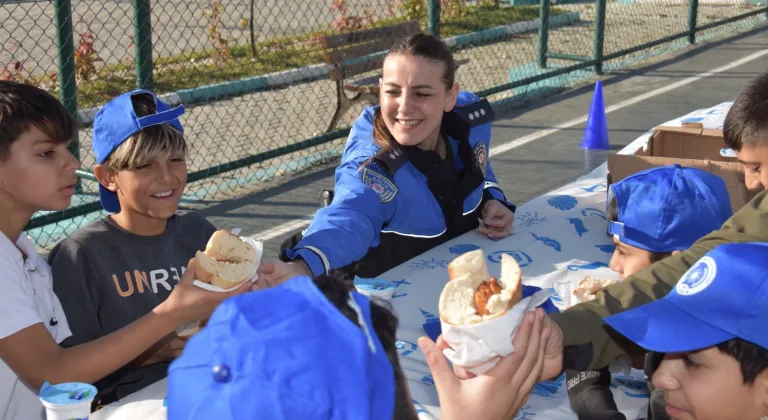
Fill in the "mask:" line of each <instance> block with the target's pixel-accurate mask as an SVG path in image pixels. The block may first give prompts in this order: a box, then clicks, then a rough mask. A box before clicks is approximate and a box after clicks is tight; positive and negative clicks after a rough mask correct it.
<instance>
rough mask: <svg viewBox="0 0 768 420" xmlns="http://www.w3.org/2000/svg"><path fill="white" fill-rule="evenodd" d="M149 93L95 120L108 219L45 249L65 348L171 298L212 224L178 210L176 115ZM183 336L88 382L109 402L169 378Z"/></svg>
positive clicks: (181, 177) (181, 152)
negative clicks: (67, 331) (65, 330)
mask: <svg viewBox="0 0 768 420" xmlns="http://www.w3.org/2000/svg"><path fill="white" fill-rule="evenodd" d="M183 113H184V107H183V106H178V107H176V108H170V107H168V106H167V105H166V104H165V103H163V102H161V101H160V100H158V99H157V97H156V96H155V95H154V94H153V93H152V92H150V91H146V90H137V91H133V92H129V93H126V94H123V95H121V96H118V97H117V98H115V99H113V100H112V101H110V102H108V103H107V104H105V105H104V106H103V108H102V109H101V110H100V111H99V112H98V114H97V115H96V118H95V120H94V125H93V150H94V152H95V155H96V163H97V165H96V166H95V168H94V174H95V175H96V177H97V178H98V180H99V184H100V185H99V197H100V200H101V205H102V207H103V208H104V210H106V211H107V212H109V213H112V214H111V215H109V216H108V217H105V218H103V219H101V220H97V221H95V222H94V223H92V224H90V225H88V226H86V227H85V228H83V229H81V230H78V231H77V232H74V233H73V234H72V235H71V236H70V237H69V238H67V239H64V240H63V241H61V243H59V244H58V245H57V246H56V248H55V249H54V250H53V251H52V252H51V254H50V257H49V263H50V265H51V268H52V270H53V278H54V290H55V291H56V294H57V295H58V296H59V299H60V300H61V304H62V306H63V308H64V313H65V314H66V315H67V319H69V323H70V328H71V330H72V335H71V336H70V337H69V338H68V339H66V340H65V341H64V342H63V345H64V346H74V345H79V344H82V343H87V342H90V341H93V340H96V339H98V338H100V337H103V336H105V335H107V334H110V333H112V332H114V331H117V330H119V329H121V328H123V327H125V326H126V325H128V324H130V323H131V322H133V321H135V320H137V319H139V318H141V317H142V316H144V315H145V314H147V313H149V312H150V311H152V309H153V308H155V307H156V306H157V305H159V304H161V303H162V302H163V301H165V300H166V299H168V296H170V294H171V292H172V291H173V288H174V286H176V285H177V284H178V282H179V279H180V278H181V277H182V275H183V274H184V270H185V266H186V262H187V261H189V259H190V258H192V257H194V256H195V253H196V251H199V250H203V249H204V248H205V247H206V243H207V242H208V240H209V239H210V238H211V236H212V235H213V233H214V232H215V231H216V228H215V227H214V226H213V225H212V224H211V223H210V222H208V221H207V220H206V219H205V218H204V217H203V216H202V215H200V214H199V213H195V212H185V211H178V206H179V201H180V200H181V195H182V193H183V192H184V187H185V185H186V180H187V165H186V151H187V146H186V141H185V139H184V134H183V129H182V126H181V123H180V122H179V118H180V117H181V115H182V114H183ZM184 344H185V339H182V338H179V337H178V336H177V335H175V334H170V335H168V336H167V337H165V339H164V340H162V341H161V342H159V343H157V345H155V346H154V347H152V348H151V349H149V350H147V351H146V352H144V354H142V355H141V356H140V357H137V358H136V359H135V360H133V361H132V362H131V363H129V364H127V365H125V366H124V367H123V368H122V369H120V370H118V371H117V372H114V373H113V374H112V375H110V376H108V377H106V378H104V379H103V380H101V381H99V382H98V383H96V384H94V385H95V386H96V388H97V389H98V390H99V395H98V396H97V398H96V401H97V403H99V404H105V403H110V402H112V401H114V400H116V399H120V398H123V397H124V396H126V395H128V394H131V393H133V392H136V391H138V390H140V389H142V388H144V387H146V386H148V385H150V384H152V383H154V382H156V381H158V380H160V379H162V378H164V377H165V376H166V373H167V370H168V364H169V362H170V361H172V360H173V359H175V358H176V357H177V356H178V355H179V354H180V353H181V351H182V349H183V348H184Z"/></svg>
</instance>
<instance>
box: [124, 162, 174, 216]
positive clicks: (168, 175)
mask: <svg viewBox="0 0 768 420" xmlns="http://www.w3.org/2000/svg"><path fill="white" fill-rule="evenodd" d="M110 177H111V179H112V183H111V185H110V186H109V188H110V189H112V188H115V191H116V192H117V197H118V199H119V200H120V212H121V213H125V214H126V215H140V216H144V217H149V218H152V219H156V220H165V219H168V218H169V217H171V216H173V214H174V213H175V212H176V210H177V209H178V207H179V201H180V200H181V195H182V193H183V192H184V187H185V186H186V183H187V162H186V159H185V156H184V153H182V152H176V153H172V154H170V155H168V156H165V155H160V156H157V157H155V158H153V159H152V160H151V161H150V162H149V163H147V164H146V165H143V166H140V167H138V168H136V169H126V170H122V171H117V172H116V173H111V174H110Z"/></svg>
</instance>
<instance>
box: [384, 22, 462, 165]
mask: <svg viewBox="0 0 768 420" xmlns="http://www.w3.org/2000/svg"><path fill="white" fill-rule="evenodd" d="M398 54H402V55H410V56H413V57H421V58H425V59H427V60H431V61H434V62H436V63H443V65H444V66H443V77H442V79H443V84H444V85H445V89H446V90H450V89H451V88H452V87H453V84H454V79H455V77H456V63H455V61H454V60H453V54H452V53H451V50H449V49H448V47H447V46H446V45H445V44H444V43H443V41H441V40H440V38H437V37H435V36H432V35H426V34H422V33H418V34H416V35H413V36H411V37H408V38H405V39H403V40H402V41H400V42H398V43H397V44H395V45H394V46H393V47H392V48H391V49H390V50H389V52H388V53H387V57H389V56H392V55H398ZM373 141H374V142H375V143H376V144H378V145H379V146H380V147H381V153H386V152H387V151H388V150H389V149H390V148H392V146H393V144H394V143H395V139H394V138H393V137H392V133H390V132H389V129H388V128H387V125H386V124H385V123H384V119H383V118H382V117H381V108H378V109H376V113H375V114H374V115H373Z"/></svg>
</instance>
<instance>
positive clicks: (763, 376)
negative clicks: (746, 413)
mask: <svg viewBox="0 0 768 420" xmlns="http://www.w3.org/2000/svg"><path fill="white" fill-rule="evenodd" d="M754 385H755V391H756V393H755V398H757V399H758V401H759V403H760V408H761V410H762V413H763V417H762V418H763V419H765V418H768V369H763V371H762V372H760V374H758V375H757V378H755V384H754Z"/></svg>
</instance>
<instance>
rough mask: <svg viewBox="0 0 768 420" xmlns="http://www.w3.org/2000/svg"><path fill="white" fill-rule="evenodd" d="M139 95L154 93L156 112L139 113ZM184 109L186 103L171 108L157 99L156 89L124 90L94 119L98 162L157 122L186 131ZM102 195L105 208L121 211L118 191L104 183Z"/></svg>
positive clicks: (95, 151) (114, 211)
mask: <svg viewBox="0 0 768 420" xmlns="http://www.w3.org/2000/svg"><path fill="white" fill-rule="evenodd" d="M136 95H148V96H150V97H151V98H152V99H153V100H154V101H155V109H156V112H155V113H154V114H151V115H147V116H144V117H139V116H138V115H136V110H135V109H134V108H133V102H132V101H131V98H132V97H134V96H136ZM184 112H185V111H184V105H179V106H177V107H175V108H171V107H169V106H168V105H166V104H165V103H164V102H162V101H160V100H159V99H157V96H155V94H154V93H153V92H151V91H149V90H142V89H140V90H134V91H133V92H128V93H124V94H122V95H120V96H118V97H117V98H115V99H113V100H111V101H109V102H107V103H106V104H104V106H103V107H101V109H100V110H99V112H98V113H96V118H95V119H94V120H93V152H94V154H95V155H96V163H99V164H101V163H104V161H105V160H107V158H108V157H109V155H111V154H112V152H114V151H115V149H117V148H118V146H120V145H121V144H123V142H124V141H126V140H127V139H128V138H130V137H131V136H132V135H134V134H136V133H138V132H139V131H141V130H143V129H145V128H147V127H150V126H153V125H160V124H169V125H170V126H171V127H173V128H175V129H176V130H178V131H179V133H182V134H184V129H183V128H182V126H181V122H179V117H181V116H182V115H183V114H184ZM99 198H100V199H101V206H102V207H104V210H106V211H108V212H111V213H117V212H119V211H120V202H119V201H118V200H117V194H116V193H114V192H112V191H110V190H108V189H106V188H104V187H103V186H102V185H99Z"/></svg>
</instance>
